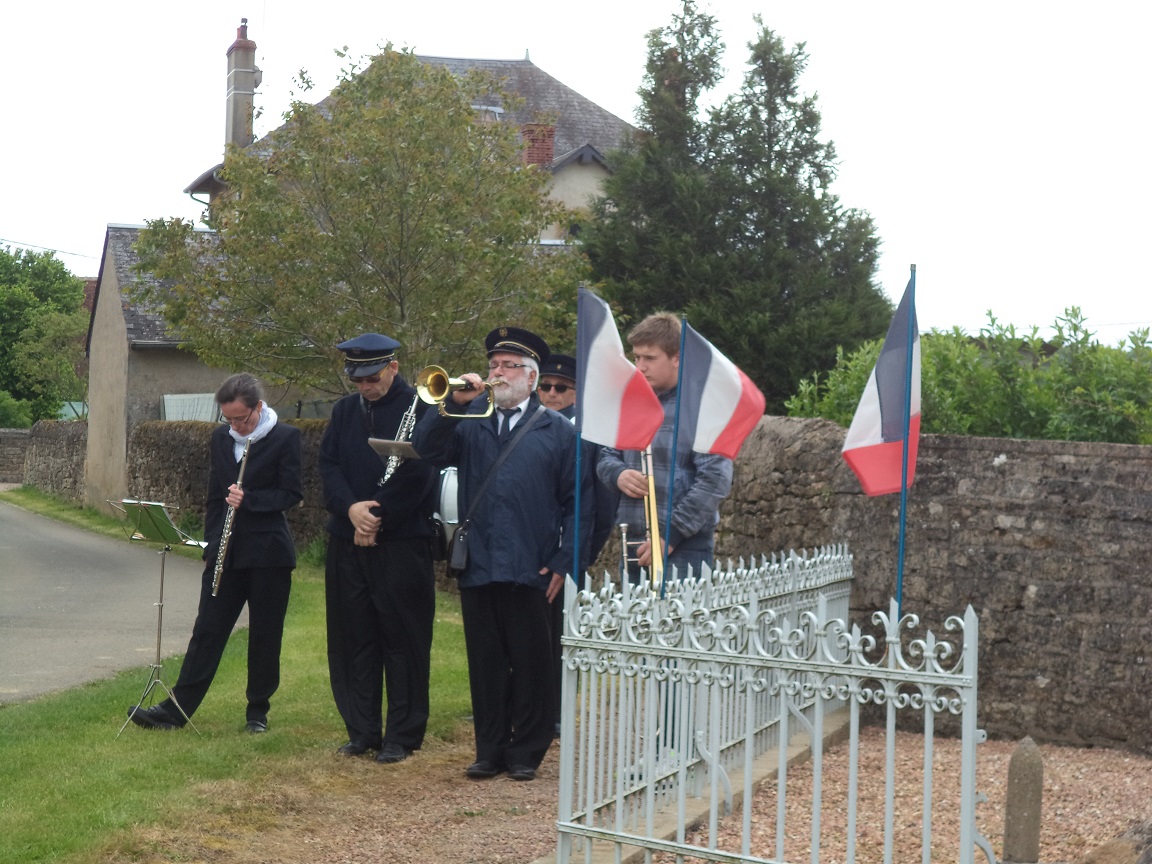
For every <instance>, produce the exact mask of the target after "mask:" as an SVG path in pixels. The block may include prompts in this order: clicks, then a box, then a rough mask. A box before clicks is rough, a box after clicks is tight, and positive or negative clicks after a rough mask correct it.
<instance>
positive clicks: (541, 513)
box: [412, 327, 592, 780]
mask: <svg viewBox="0 0 1152 864" xmlns="http://www.w3.org/2000/svg"><path fill="white" fill-rule="evenodd" d="M484 346H485V348H486V350H487V352H488V383H490V384H492V385H493V388H492V398H493V400H494V402H495V405H496V406H497V407H498V408H499V409H500V410H499V411H494V412H493V416H492V417H483V418H472V419H465V417H466V415H467V414H476V413H483V412H484V410H486V409H487V407H488V406H487V396H486V395H485V394H484V382H483V380H482V379H481V377H480V376H479V375H477V374H475V373H473V372H469V373H465V374H464V375H463V376H461V377H462V380H463V381H464V382H466V383H467V384H468V385H469V389H467V390H455V391H453V392H452V396H451V399H449V400H446V401H445V403H444V406H445V411H446V412H448V413H447V414H446V415H444V416H442V415H441V414H440V413H439V412H434V411H429V412H428V413H427V414H425V415H424V417H423V418H422V419H421V421H420V422H419V423H418V424H417V425H416V434H415V435H414V436H413V440H412V443H413V444H414V445H415V447H416V449H417V451H418V452H419V453H420V454H421V455H422V456H423V457H424V458H426V459H428V460H429V461H431V462H432V463H433V464H435V465H437V466H440V467H443V466H447V465H457V466H458V467H459V474H458V477H459V494H460V509H461V512H463V513H465V514H467V517H466V521H467V524H468V526H469V527H468V532H469V533H468V535H467V536H468V562H467V565H466V566H465V568H464V570H463V572H462V574H461V575H460V580H459V585H460V607H461V610H462V612H463V618H464V641H465V646H466V648H467V652H468V680H469V686H470V689H471V693H472V717H473V724H474V727H475V731H476V760H475V761H474V762H473V763H472V764H471V765H469V766H468V767H467V769H466V770H465V775H466V776H468V777H469V778H471V779H473V780H485V779H488V778H490V777H495V776H496V775H498V774H501V773H503V772H505V771H507V772H508V776H509V777H510V778H512V779H513V780H533V779H535V777H536V769H537V768H538V767H539V765H540V762H541V760H542V759H543V758H544V754H545V753H546V752H547V751H548V747H549V746H550V745H551V743H552V731H553V725H554V713H553V705H552V702H553V675H554V672H553V665H552V661H551V650H550V645H551V642H550V637H551V627H550V625H549V609H548V604H549V602H550V601H551V600H552V599H553V598H554V597H555V596H556V595H557V593H558V592H559V590H560V589H561V587H562V586H563V584H564V574H566V573H569V572H570V571H571V570H572V566H573V544H574V542H575V523H576V483H577V479H576V429H575V427H574V426H573V425H572V424H571V423H570V422H568V421H567V420H565V419H564V418H563V417H560V416H559V415H557V414H556V413H555V412H552V411H548V410H547V409H545V408H543V406H541V405H540V401H539V398H538V397H537V396H536V392H535V391H536V382H537V380H538V378H539V377H540V367H541V364H543V363H547V361H548V353H549V352H548V344H547V343H546V342H545V341H544V340H543V339H541V338H540V337H539V336H537V335H536V334H534V333H531V332H529V331H527V330H523V329H521V328H519V327H498V328H496V329H495V330H493V331H492V332H491V333H489V334H488V337H487V338H486V339H485V340H484ZM522 423H523V424H528V425H525V426H521V425H520V424H522ZM508 447H514V448H515V449H513V450H512V451H511V452H510V453H509V455H508V457H507V458H506V459H505V460H504V461H503V462H501V463H500V464H499V465H497V464H496V463H497V462H498V461H499V459H500V456H501V454H502V453H508V452H509V451H507V449H506V448H508ZM494 468H495V473H494V474H493V476H492V477H491V478H490V482H488V484H487V486H484V484H485V482H486V479H488V475H489V473H490V472H492V471H493V469H494ZM481 487H484V488H483V493H482V497H477V495H478V493H479V492H480V490H481ZM584 488H588V489H590V483H588V482H587V479H585V481H584ZM584 488H582V489H581V492H582V494H583V498H582V499H581V500H582V501H583V502H590V501H591V498H592V496H591V494H588V493H586V492H585V491H584ZM585 506H587V505H585ZM582 518H586V517H583V516H582ZM460 530H461V529H460V528H458V529H457V531H458V532H459V531H460Z"/></svg>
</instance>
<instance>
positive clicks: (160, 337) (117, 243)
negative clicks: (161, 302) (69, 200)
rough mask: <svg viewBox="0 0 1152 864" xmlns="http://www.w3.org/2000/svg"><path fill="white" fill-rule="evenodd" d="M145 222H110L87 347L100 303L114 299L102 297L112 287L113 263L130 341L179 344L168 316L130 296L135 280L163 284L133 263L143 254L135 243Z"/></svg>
mask: <svg viewBox="0 0 1152 864" xmlns="http://www.w3.org/2000/svg"><path fill="white" fill-rule="evenodd" d="M143 227H144V226H142V225H109V226H108V233H107V234H105V235H104V255H103V256H102V258H101V260H100V275H99V276H98V277H97V283H96V294H95V297H94V298H93V303H92V315H91V318H90V319H89V323H88V338H87V340H86V341H85V350H86V351H91V349H92V325H93V323H94V321H95V318H96V306H97V304H98V303H99V302H100V301H101V300H103V301H104V302H110V301H113V298H111V297H102V296H101V295H102V293H103V291H104V290H105V289H106V288H107V287H108V282H107V281H106V279H105V273H106V271H107V269H108V268H109V267H112V268H114V270H115V273H116V282H117V284H118V285H119V286H120V297H119V298H116V299H118V300H119V302H120V308H121V309H122V310H123V313H124V325H125V326H126V327H127V329H128V344H129V345H134V346H137V347H143V346H149V347H157V348H168V347H171V348H175V347H176V346H177V345H179V344H180V343H179V340H177V339H175V338H173V337H172V336H170V335H169V334H168V332H167V329H168V328H167V325H166V324H165V322H164V317H163V316H162V315H161V314H160V313H159V312H155V311H152V310H151V309H149V308H148V307H147V306H144V305H142V304H139V303H134V302H132V301H131V299H130V298H129V296H128V290H129V289H130V288H131V287H132V286H133V285H135V284H138V283H141V282H148V283H152V284H156V285H160V284H162V283H161V282H160V280H158V279H156V278H155V277H154V276H152V275H151V274H147V275H145V274H141V273H138V272H136V271H135V270H134V269H133V267H134V266H135V265H136V262H137V261H139V260H140V259H139V256H137V254H136V250H135V249H134V248H133V245H134V244H135V243H136V240H137V238H138V237H139V236H140V231H141V230H142V229H143Z"/></svg>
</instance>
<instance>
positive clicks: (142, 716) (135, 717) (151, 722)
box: [128, 705, 180, 730]
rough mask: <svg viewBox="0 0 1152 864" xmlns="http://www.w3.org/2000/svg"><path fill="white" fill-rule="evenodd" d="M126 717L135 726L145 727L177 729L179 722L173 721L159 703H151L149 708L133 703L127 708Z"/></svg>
mask: <svg viewBox="0 0 1152 864" xmlns="http://www.w3.org/2000/svg"><path fill="white" fill-rule="evenodd" d="M128 717H129V718H131V720H132V722H133V723H135V724H136V725H137V726H141V727H143V728H145V729H165V730H167V729H179V728H180V726H179V724H177V723H175V722H174V721H173V720H172V718H171V717H169V716H168V713H167V712H166V711H165V710H164V709H163V708H161V707H160V706H159V705H153V706H151V707H150V708H141V707H140V706H139V705H133V706H132V707H131V708H129V709H128Z"/></svg>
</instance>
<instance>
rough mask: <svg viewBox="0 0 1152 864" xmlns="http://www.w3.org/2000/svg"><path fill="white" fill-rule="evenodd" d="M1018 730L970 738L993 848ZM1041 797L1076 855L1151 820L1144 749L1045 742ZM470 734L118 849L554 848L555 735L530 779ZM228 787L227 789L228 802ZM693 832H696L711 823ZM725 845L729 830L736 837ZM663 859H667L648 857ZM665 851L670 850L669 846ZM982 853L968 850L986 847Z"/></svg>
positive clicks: (910, 757) (905, 782) (833, 854)
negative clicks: (485, 777)
mask: <svg viewBox="0 0 1152 864" xmlns="http://www.w3.org/2000/svg"><path fill="white" fill-rule="evenodd" d="M921 741H922V739H921V738H920V737H919V736H917V735H911V734H908V735H905V734H901V735H899V736H898V744H897V752H898V754H899V756H898V776H899V778H900V783H899V784H898V787H897V808H896V819H895V825H896V828H897V837H896V843H895V849H894V856H893V857H894V860H895V861H904V862H907V861H918V860H920V854H919V842H920V810H919V796H920V786H921V779H920V778H921V776H922V772H921V769H920V764H919V763H920V761H921V758H920V756H919V753H920V750H921V746H922V745H921ZM1014 748H1015V743H1014V742H1007V741H990V742H987V743H985V744H982V745H980V747H979V749H978V762H977V786H978V789H979V791H980V792H982V793H984V794H985V795H987V797H988V801H987V802H986V803H982V804H979V805H978V806H977V823H978V830H979V831H980V832H981V833H982V834H983V835H984V836H985V837H987V838H988V840H989V842H990V843H991V844H992V846H993V848H994V849H995V851H996V854H997V857H999V856H1000V854H1001V851H1002V839H1003V831H1004V827H1003V818H1004V798H1005V785H1006V780H1007V772H1008V761H1009V759H1010V758H1011V755H1012V752H1013V750H1014ZM861 749H862V754H868V753H872V754H876V755H873V756H871V757H869V761H867V762H866V763H864V764H862V766H861V802H862V803H861V807H862V808H863V813H867V814H869V815H867V816H865V815H862V816H861V819H860V823H859V826H858V831H857V858H856V860H857V861H858V862H860V864H873V862H875V864H880V862H881V861H882V860H883V859H882V852H883V834H882V826H883V815H882V808H881V805H880V802H882V800H883V787H884V779H883V778H884V775H883V771H882V770H877V764H878V763H879V762H880V761H881V760H882V756H881V755H879V754H882V753H883V733H882V730H879V729H866V730H865V731H864V733H863V743H862V747H861ZM846 750H847V745H846V744H844V745H837V746H836V747H834V748H831V749H830V750H829V751H828V752H826V753H825V759H824V765H825V771H824V794H825V807H824V811H823V813H822V834H821V838H822V839H821V855H820V860H821V861H823V862H842V861H844V860H845V843H844V840H845V834H846V831H845V823H846V820H845V816H844V812H843V806H842V799H843V796H842V795H840V793H838V792H837V791H836V790H837V788H842V787H843V781H842V779H841V778H843V777H844V776H845V775H846V758H845V756H846ZM1040 750H1041V754H1042V757H1043V759H1044V771H1045V775H1044V786H1045V788H1044V799H1043V804H1042V822H1043V828H1042V833H1041V846H1040V860H1041V861H1043V862H1059V861H1076V860H1078V859H1080V858H1082V857H1083V856H1084V855H1086V854H1087V853H1088V852H1090V851H1092V850H1093V849H1095V848H1097V847H1098V846H1099V845H1100V844H1102V843H1104V842H1106V841H1108V840H1110V839H1112V838H1114V837H1116V836H1118V835H1119V834H1121V833H1123V832H1124V831H1125V830H1127V829H1128V828H1130V827H1131V826H1132V825H1133V824H1135V823H1137V822H1140V821H1144V820H1152V758H1146V757H1140V756H1135V755H1132V754H1128V753H1123V752H1120V751H1114V750H1101V749H1091V748H1071V747H1056V746H1050V745H1042V746H1041V748H1040ZM471 755H472V745H471V742H470V741H466V740H461V741H458V742H455V743H448V744H446V743H443V742H433V743H432V744H430V745H429V746H428V747H426V748H425V750H423V751H421V752H420V753H418V754H416V755H415V756H413V757H412V758H411V759H408V760H407V761H405V762H402V763H400V764H398V765H391V766H383V765H378V764H376V762H375V761H373V760H371V759H368V758H359V759H346V758H343V757H338V756H336V755H335V754H333V755H332V756H331V758H329V759H326V760H325V761H324V762H323V763H321V764H317V765H315V766H314V768H313V769H312V770H311V772H310V773H306V774H304V776H306V777H307V778H308V779H307V780H306V781H305V782H302V783H300V784H298V785H281V786H278V787H277V788H275V789H269V790H265V791H263V792H262V793H261V795H260V797H259V798H257V799H255V800H248V803H247V805H246V806H241V805H239V804H238V803H237V799H241V800H244V797H243V792H242V791H241V790H238V789H237V788H235V787H234V786H231V785H228V784H214V785H212V786H211V787H206V788H205V789H204V790H203V795H204V801H205V807H204V811H203V813H202V814H201V818H200V819H198V821H197V825H196V827H195V829H194V830H193V829H185V830H173V829H172V828H170V827H162V828H156V829H147V830H143V829H142V830H140V831H139V832H138V833H137V835H136V837H135V840H136V841H137V842H136V843H135V844H134V845H135V849H134V852H133V854H132V855H130V856H121V857H110V858H109V859H108V861H109V864H122V862H128V861H133V862H157V864H158V862H168V861H170V860H172V859H171V857H170V856H171V854H173V853H175V852H176V851H179V854H180V856H181V858H180V860H184V861H196V862H212V864H256V862H271V861H274V862H279V864H305V862H307V864H352V862H356V864H360V862H383V864H417V862H419V864H429V862H453V864H530V862H534V861H536V860H537V859H540V858H542V857H544V856H550V855H552V854H553V853H554V852H555V848H556V834H555V828H554V820H555V818H556V806H557V777H558V770H557V768H558V766H557V755H558V753H557V748H555V747H554V748H552V750H551V751H550V752H549V754H548V757H547V758H546V759H545V762H544V764H543V766H541V770H540V773H539V778H538V779H537V780H536V781H535V782H533V783H516V782H513V781H511V780H508V779H507V778H506V777H501V778H497V779H495V780H490V781H484V782H473V781H469V780H467V779H465V777H464V776H463V769H464V766H465V765H466V764H467V763H468V762H469V761H470V759H471ZM959 764H960V748H959V745H958V742H954V741H938V742H937V748H936V754H935V759H934V765H933V770H934V775H935V777H936V780H937V783H938V790H939V791H938V794H939V795H940V797H939V798H938V799H937V803H936V805H935V807H934V816H933V831H934V835H935V837H936V840H935V842H934V846H935V847H936V848H935V851H934V854H933V860H940V861H953V860H955V854H954V850H955V848H956V842H957V840H956V838H957V837H958V829H957V823H956V811H957V807H956V806H955V800H954V798H955V799H958V791H956V790H954V791H956V795H955V796H953V797H950V795H951V794H952V793H951V792H949V789H948V788H947V787H948V784H947V783H946V782H945V780H944V778H948V777H955V776H957V775H958V772H959ZM811 781H812V778H811V766H810V764H804V765H800V766H796V767H795V768H793V769H792V770H791V771H790V772H789V781H788V791H787V797H786V802H787V806H788V812H789V815H788V826H789V827H788V831H787V837H786V845H785V857H786V859H787V860H789V861H803V862H807V861H808V860H810V858H809V849H810V842H809V841H810V827H809V822H808V814H809V812H810V795H811ZM222 802H223V803H222ZM755 812H756V814H757V818H756V820H755V823H754V831H753V835H754V846H753V850H752V851H753V853H754V854H757V855H759V856H761V857H765V858H771V857H773V856H774V855H775V837H774V830H775V828H774V814H775V812H776V802H775V784H772V783H770V784H766V786H764V787H762V788H761V790H760V791H759V792H758V793H757V795H756V804H755ZM739 836H740V835H739V826H738V825H736V826H734V827H731V826H729V825H728V824H727V823H725V824H724V825H723V827H722V828H721V834H720V840H719V844H718V845H719V848H721V849H728V850H739V849H740V845H739V843H740V841H739ZM693 842H697V843H705V842H706V838H699V837H697V838H695V839H694V841H693ZM733 844H734V845H733ZM657 860H661V859H659V858H658V859H657ZM663 860H664V861H669V860H671V859H667V858H666V859H663ZM982 860H983V859H982V857H979V856H978V858H977V861H982Z"/></svg>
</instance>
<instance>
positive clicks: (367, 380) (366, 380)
mask: <svg viewBox="0 0 1152 864" xmlns="http://www.w3.org/2000/svg"><path fill="white" fill-rule="evenodd" d="M348 380H349V381H351V382H352V383H353V384H376V383H378V382H379V381H380V375H379V374H377V375H365V376H364V377H363V378H357V377H356V376H355V375H349V376H348Z"/></svg>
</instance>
